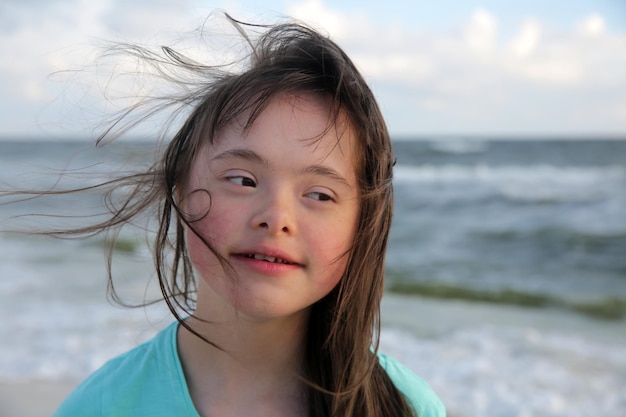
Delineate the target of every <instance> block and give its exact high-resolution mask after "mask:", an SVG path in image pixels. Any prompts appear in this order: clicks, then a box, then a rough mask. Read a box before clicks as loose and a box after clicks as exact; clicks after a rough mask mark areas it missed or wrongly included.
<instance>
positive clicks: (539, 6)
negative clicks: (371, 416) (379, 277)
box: [0, 0, 626, 138]
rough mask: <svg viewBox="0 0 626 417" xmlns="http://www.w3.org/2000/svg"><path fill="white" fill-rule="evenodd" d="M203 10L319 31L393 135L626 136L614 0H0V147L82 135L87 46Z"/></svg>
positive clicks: (91, 95)
mask: <svg viewBox="0 0 626 417" xmlns="http://www.w3.org/2000/svg"><path fill="white" fill-rule="evenodd" d="M339 3H340V4H339ZM260 4H262V6H261V5H260ZM216 9H221V10H224V11H227V12H229V13H230V14H231V15H233V16H234V17H236V18H239V19H242V20H248V21H252V22H259V23H272V22H277V21H279V20H280V19H282V18H284V17H286V16H289V17H292V18H296V19H299V20H302V21H304V22H305V23H307V24H309V25H312V26H314V27H316V28H319V29H320V30H322V31H324V32H325V33H328V34H329V36H331V38H333V39H334V40H335V41H337V42H338V43H339V44H340V45H341V46H342V47H343V48H344V49H345V50H346V52H347V53H348V54H349V55H350V56H351V57H352V58H353V60H354V61H355V63H356V65H357V66H358V67H359V69H360V70H361V71H362V73H363V74H364V76H365V78H366V79H367V81H368V82H369V84H370V85H371V87H372V89H373V90H374V93H375V95H376V97H377V99H378V101H379V104H380V106H381V109H382V111H383V114H384V116H385V118H386V120H387V123H388V126H389V130H390V131H391V134H392V136H393V137H396V138H411V137H430V136H453V137H469V136H478V137H546V136H550V137H603V136H610V137H623V138H626V1H623V0H524V1H515V2H513V1H508V0H507V1H505V0H500V1H496V0H484V1H477V0H438V1H425V0H412V1H410V2H409V1H395V0H388V1H363V0H362V1H356V0H355V1H352V0H349V1H341V2H331V1H322V0H299V1H288V0H282V1H281V0H265V1H263V2H258V1H255V0H249V1H248V0H239V1H235V0H233V1H210V0H205V1H200V0H134V1H132V2H131V1H126V0H99V1H93V0H2V1H1V2H0V56H1V57H2V58H1V60H0V138H21V137H27V138H87V137H89V136H92V135H93V133H94V132H95V131H97V129H98V126H101V124H98V123H99V122H101V121H102V117H103V112H104V113H106V112H109V111H110V109H111V108H112V104H111V103H112V101H111V100H110V96H105V95H103V94H102V93H103V92H104V93H106V94H109V91H107V90H106V88H107V86H108V82H109V81H111V80H112V78H111V77H109V78H107V77H106V76H104V77H103V72H104V71H105V70H104V69H103V68H100V67H94V65H93V64H94V60H95V58H96V56H97V54H98V51H101V49H98V45H101V44H102V42H103V41H118V42H120V41H121V42H132V43H142V44H154V45H158V44H162V43H165V42H168V41H173V40H174V39H178V40H180V39H181V33H183V32H187V31H189V30H191V29H193V28H195V27H197V26H198V25H199V24H201V23H202V22H203V20H204V19H205V18H206V17H207V16H208V15H209V14H210V13H211V12H212V11H214V10H216ZM94 68H96V70H95V71H94ZM107 68H109V67H107ZM119 68H120V67H116V69H119ZM121 68H123V65H122V66H121ZM76 69H81V71H78V72H75V71H73V70H76ZM87 74H92V76H93V77H94V78H92V79H89V78H88V77H87ZM103 80H105V81H104V82H103ZM107 80H108V81H107ZM146 129H148V130H149V127H146Z"/></svg>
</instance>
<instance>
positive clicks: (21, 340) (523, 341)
mask: <svg viewBox="0 0 626 417" xmlns="http://www.w3.org/2000/svg"><path fill="white" fill-rule="evenodd" d="M394 150H395V153H396V156H397V161H396V165H395V171H394V185H395V217H394V222H393V227H392V232H391V238H390V245H389V252H388V254H387V260H386V269H387V284H386V285H387V287H386V293H385V296H384V300H383V306H382V329H381V333H380V337H381V341H380V349H381V350H382V351H384V352H386V353H388V354H390V355H392V356H395V357H396V358H398V359H399V360H400V361H402V362H403V363H405V364H406V365H407V366H408V367H409V368H411V369H413V370H414V371H415V372H416V373H418V374H419V375H420V376H422V377H423V378H424V379H425V380H426V381H427V382H428V383H429V384H430V385H431V386H432V387H433V388H434V389H435V391H436V392H437V393H438V394H439V396H440V397H441V398H442V400H443V402H444V403H445V404H446V407H447V410H448V415H449V416H450V417H474V416H485V417H500V416H501V417H515V416H520V417H521V416H542V417H550V416H554V417H556V416H568V417H583V416H604V417H623V416H625V415H626V140H616V139H601V138H589V139H580V138H578V139H576V140H568V139H551V140H549V139H546V140H540V139H537V138H533V139H524V138H517V139H515V140H513V139H506V138H505V139H480V138H475V137H473V138H463V137H457V138H451V137H446V138H416V139H408V138H402V139H398V140H395V141H394ZM151 156H152V144H151V143H149V142H145V141H138V142H119V143H113V144H109V145H106V146H104V147H101V148H97V149H96V147H95V146H94V144H93V143H91V142H89V141H78V140H73V141H36V140H21V141H20V140H3V141H0V189H4V190H6V189H8V188H9V187H11V186H13V187H19V188H25V187H34V188H43V189H46V188H48V189H50V188H53V187H57V188H63V187H83V186H85V187H87V186H90V185H93V184H96V183H97V182H99V181H101V180H102V179H106V178H108V176H110V175H111V173H116V172H120V171H122V170H129V169H131V168H133V167H135V166H136V165H137V164H144V165H145V164H147V163H148V162H149V160H150V158H151ZM16 199H17V197H7V196H6V195H5V196H4V197H2V201H3V202H5V203H7V202H10V201H13V203H11V204H4V205H0V229H1V230H4V232H1V233H0V316H1V317H2V320H1V321H0V382H2V383H12V382H24V381H49V382H55V381H59V382H78V381H80V380H82V379H83V378H85V377H86V376H87V375H88V374H89V373H90V372H92V371H93V370H95V369H96V368H97V367H99V366H100V365H102V364H103V363H104V362H105V361H106V360H107V359H109V358H111V357H112V356H114V355H117V354H119V353H121V352H124V351H126V350H128V349H130V348H132V347H133V346H136V345H137V344H138V343H141V342H142V341H144V340H147V339H148V338H150V337H151V336H153V335H154V334H155V333H156V332H157V331H158V330H159V329H161V328H163V327H164V326H165V325H167V324H168V323H169V322H171V320H172V318H171V316H170V314H169V312H168V311H167V309H166V308H165V307H164V306H163V305H162V304H158V303H157V304H155V305H153V306H150V307H145V308H126V307H122V306H119V305H116V304H115V303H113V302H111V301H110V300H108V299H107V296H106V269H105V264H104V242H105V239H104V237H103V236H94V237H91V238H87V239H82V240H76V239H54V238H49V237H37V236H33V235H29V234H24V233H14V232H9V231H8V230H9V229H21V230H34V229H37V228H42V227H43V228H55V227H64V226H68V225H76V224H80V222H81V221H86V220H85V219H82V220H81V219H75V218H71V216H73V215H75V214H76V213H77V212H80V213H86V212H89V210H92V212H93V213H97V211H98V209H99V208H101V206H102V199H101V196H99V195H98V194H97V193H86V194H85V195H83V196H80V197H79V196H69V197H68V196H64V197H59V198H48V199H28V200H26V201H22V202H21V203H17V202H15V200H16ZM27 214H28V216H25V215H27ZM37 214H39V215H43V216H38V215H37ZM51 214H52V215H53V216H51ZM68 216H69V218H68ZM114 262H115V263H114V268H113V274H114V275H115V277H116V282H117V283H118V291H119V292H120V294H121V295H122V297H123V298H124V299H125V301H126V302H127V303H129V304H132V303H141V301H143V300H145V299H154V298H158V288H157V286H156V283H155V280H154V274H153V273H152V266H151V265H152V261H151V258H150V253H149V250H148V245H147V243H146V240H145V238H143V237H142V233H141V228H140V227H139V228H137V229H133V230H129V231H126V232H124V233H123V234H122V236H121V238H120V243H119V244H118V245H117V246H116V248H115V259H114Z"/></svg>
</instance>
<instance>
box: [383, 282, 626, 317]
mask: <svg viewBox="0 0 626 417" xmlns="http://www.w3.org/2000/svg"><path fill="white" fill-rule="evenodd" d="M387 290H388V291H391V292H394V293H398V294H404V295H417V296H421V297H429V298H437V299H446V300H462V301H469V302H480V303H491V304H504V305H515V306H521V307H528V308H546V307H553V308H562V309H566V310H570V311H574V312H576V313H580V314H583V315H586V316H588V317H592V318H595V319H601V320H622V319H623V318H624V316H625V315H626V299H622V298H617V297H605V298H602V299H594V300H572V299H566V298H560V297H557V296H554V295H546V294H538V293H532V292H524V291H520V290H512V289H504V290H499V291H494V290H481V289H474V288H464V287H460V286H453V285H449V284H442V283H430V284H429V283H417V282H410V283H409V282H392V283H390V284H389V285H388V287H387Z"/></svg>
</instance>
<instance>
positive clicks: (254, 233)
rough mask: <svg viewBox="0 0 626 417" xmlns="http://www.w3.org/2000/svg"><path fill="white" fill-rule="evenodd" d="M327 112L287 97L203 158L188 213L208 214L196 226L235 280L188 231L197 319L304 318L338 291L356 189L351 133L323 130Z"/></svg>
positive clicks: (315, 101) (227, 134)
mask: <svg viewBox="0 0 626 417" xmlns="http://www.w3.org/2000/svg"><path fill="white" fill-rule="evenodd" d="M329 113H330V112H329V107H328V103H327V102H326V101H325V100H324V99H322V98H320V97H316V96H313V95H310V94H301V95H296V96H293V95H290V96H287V95H282V96H279V97H277V98H275V99H273V100H272V101H271V102H270V103H269V105H268V106H267V108H266V109H265V110H264V111H263V112H262V113H261V114H260V115H259V117H258V118H257V119H256V121H255V122H254V124H253V125H252V126H251V128H250V129H249V130H247V131H245V132H244V131H243V129H242V128H241V127H240V124H239V123H233V124H232V125H231V126H230V127H229V128H226V129H224V130H223V131H222V132H221V133H220V135H219V137H218V138H217V139H216V141H215V143H214V144H212V145H209V146H206V147H205V148H204V149H203V150H202V151H201V152H200V153H199V155H198V157H197V158H196V160H195V162H194V164H193V165H192V168H191V171H190V178H189V182H188V184H189V185H188V188H187V190H186V199H185V202H184V208H185V210H186V211H187V212H188V213H190V214H191V216H192V218H193V216H194V215H200V214H203V213H207V211H208V213H207V214H206V216H204V217H203V218H202V219H201V220H199V221H197V222H194V223H191V225H192V227H193V228H194V229H195V231H196V232H197V233H198V234H200V235H201V236H202V237H204V238H205V239H206V240H207V241H208V242H209V243H210V244H211V245H212V246H213V247H214V248H215V249H216V251H217V252H218V253H219V254H220V255H221V256H223V257H224V258H226V260H227V261H228V262H229V263H230V265H231V266H232V268H233V271H234V274H233V275H229V274H228V273H226V272H224V270H223V268H222V266H221V265H220V263H219V262H218V260H217V258H216V257H215V256H214V255H213V254H212V253H211V252H210V250H209V249H208V248H207V247H206V246H205V245H204V243H203V242H202V241H201V240H200V239H199V238H198V237H197V236H196V235H195V234H194V233H193V232H192V231H191V230H187V245H188V250H189V256H190V259H191V261H192V263H193V265H194V267H195V270H196V273H197V274H198V277H199V278H200V279H199V282H198V306H197V312H196V313H197V314H199V315H202V314H203V312H205V313H206V314H207V315H209V314H210V315H212V316H213V317H215V314H216V313H218V312H219V311H233V309H234V310H236V311H237V313H238V314H239V315H240V316H241V315H242V314H243V315H244V316H245V317H247V318H249V319H253V320H267V319H274V318H280V317H286V316H291V315H294V314H303V313H304V314H306V312H307V311H308V308H309V307H310V306H311V305H312V304H313V303H315V302H316V301H318V300H320V299H321V298H323V297H324V296H325V295H326V294H328V293H329V292H330V291H331V289H332V288H333V287H335V285H336V284H337V283H338V281H339V279H340V278H341V276H342V274H343V272H344V270H345V268H346V263H347V255H346V253H347V252H348V251H349V249H350V246H351V244H352V241H353V238H354V233H355V229H356V223H357V217H358V213H359V186H358V182H357V177H356V166H355V160H356V149H355V146H356V145H355V143H356V138H355V135H354V131H353V129H352V128H351V127H349V126H348V125H345V126H342V125H341V124H340V125H339V126H332V128H331V129H327V128H328V126H329ZM340 120H341V119H340ZM344 127H345V128H344ZM198 190H200V191H198ZM201 190H208V193H207V192H205V191H201ZM216 309H218V310H217V311H216Z"/></svg>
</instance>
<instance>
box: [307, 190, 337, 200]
mask: <svg viewBox="0 0 626 417" xmlns="http://www.w3.org/2000/svg"><path fill="white" fill-rule="evenodd" d="M307 195H308V196H309V197H311V198H313V199H314V200H318V201H335V200H334V199H333V198H332V197H331V196H330V195H328V194H325V193H322V192H319V191H313V192H310V193H308V194H307Z"/></svg>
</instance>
